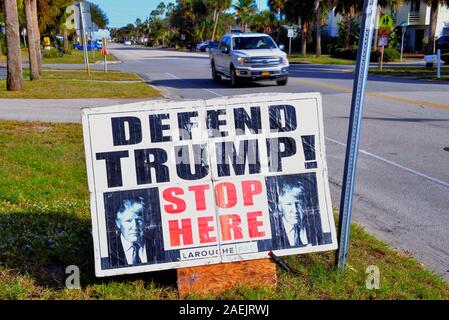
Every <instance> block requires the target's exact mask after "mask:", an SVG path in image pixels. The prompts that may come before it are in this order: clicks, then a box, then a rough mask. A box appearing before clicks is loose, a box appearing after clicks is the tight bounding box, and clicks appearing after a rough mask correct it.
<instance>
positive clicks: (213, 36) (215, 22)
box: [211, 10, 220, 41]
mask: <svg viewBox="0 0 449 320" xmlns="http://www.w3.org/2000/svg"><path fill="white" fill-rule="evenodd" d="M219 16H220V12H219V11H218V12H217V10H214V31H212V38H211V40H212V41H214V38H215V31H216V30H217V24H218V17H219Z"/></svg>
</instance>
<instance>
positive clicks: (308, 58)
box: [288, 54, 355, 64]
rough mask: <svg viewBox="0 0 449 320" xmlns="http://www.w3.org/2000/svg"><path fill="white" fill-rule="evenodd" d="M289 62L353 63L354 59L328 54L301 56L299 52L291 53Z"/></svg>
mask: <svg viewBox="0 0 449 320" xmlns="http://www.w3.org/2000/svg"><path fill="white" fill-rule="evenodd" d="M288 61H289V62H302V63H313V64H355V61H354V60H347V59H339V58H332V57H331V56H330V55H321V57H319V58H317V57H316V56H315V55H307V56H305V57H303V56H302V55H299V54H293V55H292V56H291V57H290V58H289V59H288Z"/></svg>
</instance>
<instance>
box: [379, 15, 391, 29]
mask: <svg viewBox="0 0 449 320" xmlns="http://www.w3.org/2000/svg"><path fill="white" fill-rule="evenodd" d="M379 27H380V28H386V29H391V28H393V18H392V17H390V15H388V14H384V15H383V16H382V17H381V18H380V23H379Z"/></svg>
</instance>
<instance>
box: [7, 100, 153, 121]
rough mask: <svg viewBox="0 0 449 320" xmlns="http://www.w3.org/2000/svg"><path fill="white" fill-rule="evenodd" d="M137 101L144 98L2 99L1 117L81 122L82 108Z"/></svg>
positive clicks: (22, 119)
mask: <svg viewBox="0 0 449 320" xmlns="http://www.w3.org/2000/svg"><path fill="white" fill-rule="evenodd" d="M143 100H145V99H143ZM137 101H142V99H0V119H2V120H19V121H46V122H81V110H80V109H81V108H84V107H102V106H112V105H118V104H125V103H132V102H137Z"/></svg>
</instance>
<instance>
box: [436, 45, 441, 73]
mask: <svg viewBox="0 0 449 320" xmlns="http://www.w3.org/2000/svg"><path fill="white" fill-rule="evenodd" d="M437 78H438V79H440V78H441V49H438V50H437Z"/></svg>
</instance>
